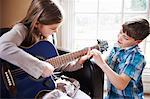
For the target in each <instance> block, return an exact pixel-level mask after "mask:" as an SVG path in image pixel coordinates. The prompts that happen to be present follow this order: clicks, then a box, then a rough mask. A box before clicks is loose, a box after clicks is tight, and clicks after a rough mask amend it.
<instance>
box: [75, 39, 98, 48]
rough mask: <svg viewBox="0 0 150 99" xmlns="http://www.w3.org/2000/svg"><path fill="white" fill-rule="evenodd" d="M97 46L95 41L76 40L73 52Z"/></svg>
mask: <svg viewBox="0 0 150 99" xmlns="http://www.w3.org/2000/svg"><path fill="white" fill-rule="evenodd" d="M96 44H97V41H96V40H89V39H88V40H87V39H76V42H75V46H74V47H75V48H74V49H75V50H80V49H83V48H85V47H91V46H94V45H96Z"/></svg>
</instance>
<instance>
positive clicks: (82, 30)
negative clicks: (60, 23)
mask: <svg viewBox="0 0 150 99" xmlns="http://www.w3.org/2000/svg"><path fill="white" fill-rule="evenodd" d="M96 32H97V15H96V14H76V16H75V38H76V39H79V38H80V39H85V38H87V39H92V38H96Z"/></svg>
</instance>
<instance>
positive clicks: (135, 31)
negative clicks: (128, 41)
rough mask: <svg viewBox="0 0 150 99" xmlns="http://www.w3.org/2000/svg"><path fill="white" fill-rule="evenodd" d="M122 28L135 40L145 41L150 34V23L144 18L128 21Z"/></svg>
mask: <svg viewBox="0 0 150 99" xmlns="http://www.w3.org/2000/svg"><path fill="white" fill-rule="evenodd" d="M122 28H123V32H124V33H126V34H127V35H128V36H130V37H132V38H133V39H135V40H143V39H145V38H146V37H147V36H148V35H149V34H150V26H149V22H148V21H147V20H146V19H143V18H138V19H133V20H131V21H127V22H125V23H124V24H123V25H122Z"/></svg>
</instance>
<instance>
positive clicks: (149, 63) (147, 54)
mask: <svg viewBox="0 0 150 99" xmlns="http://www.w3.org/2000/svg"><path fill="white" fill-rule="evenodd" d="M149 49H150V42H147V43H146V52H145V59H146V62H147V65H146V66H147V67H149V68H150V51H149Z"/></svg>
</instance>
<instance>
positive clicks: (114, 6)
mask: <svg viewBox="0 0 150 99" xmlns="http://www.w3.org/2000/svg"><path fill="white" fill-rule="evenodd" d="M91 1H92V0H91ZM121 10H122V0H99V11H100V12H121Z"/></svg>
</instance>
